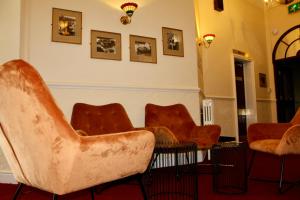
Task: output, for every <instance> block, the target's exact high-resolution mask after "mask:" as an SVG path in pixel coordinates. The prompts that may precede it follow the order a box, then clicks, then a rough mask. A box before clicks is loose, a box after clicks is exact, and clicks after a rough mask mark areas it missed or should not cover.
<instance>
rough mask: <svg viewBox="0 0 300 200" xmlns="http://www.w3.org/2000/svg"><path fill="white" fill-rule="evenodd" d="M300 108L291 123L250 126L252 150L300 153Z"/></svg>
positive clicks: (249, 135) (284, 153) (283, 153)
mask: <svg viewBox="0 0 300 200" xmlns="http://www.w3.org/2000/svg"><path fill="white" fill-rule="evenodd" d="M299 126H300V108H299V109H298V110H297V112H296V114H295V116H294V118H293V119H292V120H291V121H290V122H289V123H255V124H251V125H250V126H249V128H248V143H249V147H250V149H252V150H256V151H261V152H265V153H271V154H275V155H279V156H281V155H286V154H300V128H299Z"/></svg>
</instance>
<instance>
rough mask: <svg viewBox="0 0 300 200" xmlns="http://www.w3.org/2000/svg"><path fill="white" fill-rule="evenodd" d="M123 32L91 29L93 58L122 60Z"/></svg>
mask: <svg viewBox="0 0 300 200" xmlns="http://www.w3.org/2000/svg"><path fill="white" fill-rule="evenodd" d="M121 57H122V55H121V34H120V33H112V32H106V31H97V30H91V58H98V59H109V60H121Z"/></svg>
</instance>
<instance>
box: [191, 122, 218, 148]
mask: <svg viewBox="0 0 300 200" xmlns="http://www.w3.org/2000/svg"><path fill="white" fill-rule="evenodd" d="M220 134H221V127H220V126H219V125H205V126H195V127H194V129H193V130H192V133H191V140H192V141H195V142H196V143H197V144H198V147H199V148H210V147H211V146H212V145H213V144H216V143H217V142H218V140H219V137H220Z"/></svg>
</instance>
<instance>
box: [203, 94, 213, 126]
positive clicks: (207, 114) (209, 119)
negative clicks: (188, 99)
mask: <svg viewBox="0 0 300 200" xmlns="http://www.w3.org/2000/svg"><path fill="white" fill-rule="evenodd" d="M202 109H203V125H210V124H214V102H213V100H212V99H203V100H202Z"/></svg>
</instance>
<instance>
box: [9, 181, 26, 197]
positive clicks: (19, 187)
mask: <svg viewBox="0 0 300 200" xmlns="http://www.w3.org/2000/svg"><path fill="white" fill-rule="evenodd" d="M23 186H24V184H23V183H19V184H18V187H17V189H16V192H15V194H14V196H13V198H12V199H13V200H17V198H18V196H19V193H20V192H21V190H22V188H23Z"/></svg>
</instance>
